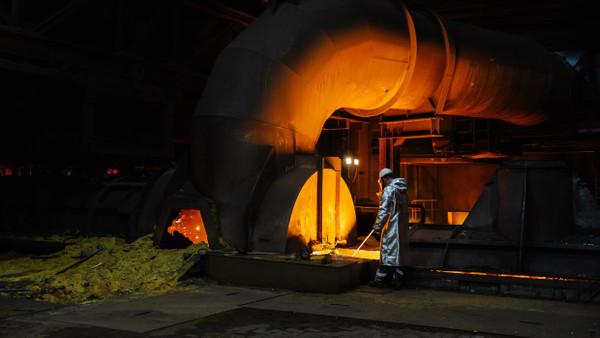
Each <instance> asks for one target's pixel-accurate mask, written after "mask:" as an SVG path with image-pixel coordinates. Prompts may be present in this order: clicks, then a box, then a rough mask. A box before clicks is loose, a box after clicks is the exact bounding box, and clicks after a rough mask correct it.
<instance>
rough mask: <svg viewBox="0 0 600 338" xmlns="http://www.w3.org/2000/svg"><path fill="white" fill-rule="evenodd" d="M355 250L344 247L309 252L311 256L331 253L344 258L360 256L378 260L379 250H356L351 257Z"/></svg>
mask: <svg viewBox="0 0 600 338" xmlns="http://www.w3.org/2000/svg"><path fill="white" fill-rule="evenodd" d="M355 251H356V249H345V248H337V249H334V250H329V249H326V250H319V251H313V252H312V253H311V255H312V256H323V255H327V254H331V255H333V256H340V257H345V258H361V259H370V260H375V261H378V260H379V250H373V251H370V250H358V252H356V255H354V257H352V255H353V254H354V252H355Z"/></svg>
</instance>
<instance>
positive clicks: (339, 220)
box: [287, 169, 356, 251]
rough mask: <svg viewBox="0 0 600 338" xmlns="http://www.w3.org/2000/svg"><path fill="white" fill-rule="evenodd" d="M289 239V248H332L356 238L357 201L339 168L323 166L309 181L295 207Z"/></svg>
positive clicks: (299, 195)
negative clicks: (354, 199)
mask: <svg viewBox="0 0 600 338" xmlns="http://www.w3.org/2000/svg"><path fill="white" fill-rule="evenodd" d="M319 175H322V176H321V177H319ZM287 240H288V247H287V251H294V250H295V248H296V247H297V246H305V247H309V248H313V249H319V248H333V247H335V246H336V245H338V244H344V245H346V244H350V243H353V242H354V241H355V240H356V213H355V211H354V202H353V200H352V195H351V194H350V190H349V189H348V186H347V185H346V182H344V180H342V179H341V177H340V172H339V171H335V170H331V169H323V171H322V172H321V173H319V172H316V173H314V174H313V175H311V176H310V178H309V179H308V180H306V182H305V183H304V185H303V186H302V189H301V190H300V193H298V196H297V198H296V201H295V203H294V207H293V209H292V213H291V216H290V221H289V225H288V231H287ZM315 246H317V247H318V248H316V247H315Z"/></svg>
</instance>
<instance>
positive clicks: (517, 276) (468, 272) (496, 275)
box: [431, 270, 590, 282]
mask: <svg viewBox="0 0 600 338" xmlns="http://www.w3.org/2000/svg"><path fill="white" fill-rule="evenodd" d="M431 271H433V272H441V273H453V274H459V275H475V276H492V277H509V278H523V279H542V280H557V281H564V282H590V281H589V280H586V279H576V278H563V277H545V276H529V275H513V274H508V273H489V272H475V271H447V270H431Z"/></svg>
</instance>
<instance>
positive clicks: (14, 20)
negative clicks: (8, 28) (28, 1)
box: [10, 0, 24, 27]
mask: <svg viewBox="0 0 600 338" xmlns="http://www.w3.org/2000/svg"><path fill="white" fill-rule="evenodd" d="M23 2H24V0H12V9H11V12H10V23H11V25H13V26H16V27H20V26H21V23H22V21H23V6H24V5H23Z"/></svg>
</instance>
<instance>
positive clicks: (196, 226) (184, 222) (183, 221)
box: [167, 209, 208, 245]
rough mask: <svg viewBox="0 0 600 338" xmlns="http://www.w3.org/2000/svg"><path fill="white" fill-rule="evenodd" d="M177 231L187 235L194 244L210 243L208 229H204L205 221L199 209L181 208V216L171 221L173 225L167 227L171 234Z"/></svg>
mask: <svg viewBox="0 0 600 338" xmlns="http://www.w3.org/2000/svg"><path fill="white" fill-rule="evenodd" d="M175 231H177V232H179V233H180V234H182V235H183V236H185V237H186V238H187V239H189V240H190V241H192V243H194V244H198V243H200V242H204V243H206V245H208V237H207V236H206V229H204V222H203V221H202V216H201V215H200V211H199V210H196V209H181V211H180V212H179V216H177V218H176V219H174V220H173V222H171V226H170V227H169V228H168V229H167V232H168V233H170V234H171V235H172V234H173V232H175Z"/></svg>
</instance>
